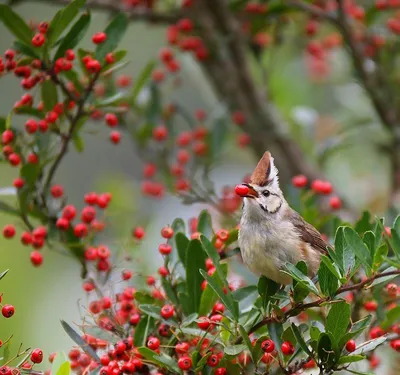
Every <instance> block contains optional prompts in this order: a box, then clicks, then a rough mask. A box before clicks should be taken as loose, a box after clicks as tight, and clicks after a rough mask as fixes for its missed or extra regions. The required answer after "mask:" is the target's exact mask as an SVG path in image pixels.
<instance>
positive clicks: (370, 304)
mask: <svg viewBox="0 0 400 375" xmlns="http://www.w3.org/2000/svg"><path fill="white" fill-rule="evenodd" d="M364 309H365V310H367V311H376V310H377V309H378V303H377V302H376V301H375V300H372V301H367V302H365V303H364Z"/></svg>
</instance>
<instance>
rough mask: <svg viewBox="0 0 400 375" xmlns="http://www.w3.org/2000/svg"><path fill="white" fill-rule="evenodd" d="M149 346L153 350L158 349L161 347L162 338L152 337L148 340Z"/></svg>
mask: <svg viewBox="0 0 400 375" xmlns="http://www.w3.org/2000/svg"><path fill="white" fill-rule="evenodd" d="M147 347H148V348H149V349H151V350H157V349H158V348H159V347H160V340H159V339H158V338H157V337H150V338H149V339H148V340H147Z"/></svg>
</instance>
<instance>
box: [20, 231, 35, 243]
mask: <svg viewBox="0 0 400 375" xmlns="http://www.w3.org/2000/svg"><path fill="white" fill-rule="evenodd" d="M21 242H22V243H23V244H24V245H30V244H31V243H32V242H33V237H32V235H31V234H30V233H29V232H24V233H22V234H21Z"/></svg>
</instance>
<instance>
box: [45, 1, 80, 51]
mask: <svg viewBox="0 0 400 375" xmlns="http://www.w3.org/2000/svg"><path fill="white" fill-rule="evenodd" d="M85 2H86V0H74V1H72V2H71V3H70V4H68V5H67V6H66V7H65V8H63V9H60V10H59V11H58V12H57V13H56V15H55V16H54V18H53V20H52V21H51V23H50V27H49V30H48V31H47V41H48V43H49V45H50V46H52V45H54V44H55V43H56V41H57V39H58V37H59V36H60V35H61V34H62V33H63V32H64V31H65V29H66V28H67V27H68V26H69V25H70V23H71V22H72V21H73V20H74V18H75V17H76V16H77V14H78V13H79V9H80V8H81V7H82V6H83V5H84V4H85Z"/></svg>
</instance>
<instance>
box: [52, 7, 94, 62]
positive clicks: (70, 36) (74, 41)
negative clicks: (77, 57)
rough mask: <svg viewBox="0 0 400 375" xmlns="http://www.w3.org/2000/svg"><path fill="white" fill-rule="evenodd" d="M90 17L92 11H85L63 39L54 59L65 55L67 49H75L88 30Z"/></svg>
mask: <svg viewBox="0 0 400 375" xmlns="http://www.w3.org/2000/svg"><path fill="white" fill-rule="evenodd" d="M90 18H91V16H90V13H85V14H82V16H81V17H80V18H79V19H78V21H76V22H75V24H74V25H73V26H72V27H71V30H70V31H68V33H67V35H65V37H64V38H63V39H62V42H61V44H60V46H59V47H58V49H57V52H56V54H55V55H54V60H57V59H58V58H59V57H63V56H64V55H65V52H66V51H67V50H69V49H74V48H75V47H76V46H77V45H78V43H79V42H80V41H81V40H82V39H83V37H84V36H85V34H86V32H87V30H88V27H89V24H90Z"/></svg>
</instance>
